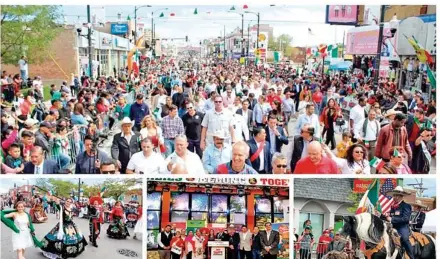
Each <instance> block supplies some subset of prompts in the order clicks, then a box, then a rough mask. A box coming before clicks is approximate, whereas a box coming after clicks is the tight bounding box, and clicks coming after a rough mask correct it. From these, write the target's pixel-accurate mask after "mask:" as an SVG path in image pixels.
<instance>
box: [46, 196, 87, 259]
mask: <svg viewBox="0 0 440 259" xmlns="http://www.w3.org/2000/svg"><path fill="white" fill-rule="evenodd" d="M50 198H51V199H52V200H54V201H55V202H56V209H57V210H59V211H60V219H59V222H58V223H57V225H56V226H55V227H54V228H53V229H52V230H51V231H50V232H49V233H48V234H47V235H46V236H45V237H44V239H43V240H42V243H43V246H42V247H41V249H42V250H43V255H44V256H46V257H47V258H50V259H64V258H69V257H76V256H78V255H80V254H81V253H82V252H84V249H85V247H86V246H87V241H86V239H85V238H84V236H83V234H82V233H81V231H80V230H79V228H78V227H77V226H76V224H75V223H74V222H73V220H72V219H73V211H72V206H73V200H72V199H71V198H68V199H67V200H66V201H65V202H64V201H62V200H60V199H58V198H56V197H53V196H51V197H50Z"/></svg>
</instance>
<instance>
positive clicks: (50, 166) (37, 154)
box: [23, 146, 60, 174]
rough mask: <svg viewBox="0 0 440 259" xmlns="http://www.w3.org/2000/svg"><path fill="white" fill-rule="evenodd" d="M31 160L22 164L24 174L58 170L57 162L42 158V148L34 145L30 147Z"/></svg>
mask: <svg viewBox="0 0 440 259" xmlns="http://www.w3.org/2000/svg"><path fill="white" fill-rule="evenodd" d="M30 154H31V161H30V162H27V163H26V164H25V165H24V170H23V173H24V174H57V173H59V171H60V168H59V166H58V163H57V162H56V161H53V160H46V159H44V153H43V148H42V147H40V146H35V147H33V148H32V149H31V152H30Z"/></svg>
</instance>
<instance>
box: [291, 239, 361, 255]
mask: <svg viewBox="0 0 440 259" xmlns="http://www.w3.org/2000/svg"><path fill="white" fill-rule="evenodd" d="M293 244H294V245H293V247H294V253H293V258H294V259H321V258H325V255H326V254H327V253H329V252H331V251H329V243H314V244H313V245H312V246H310V242H293ZM333 251H334V250H333ZM341 252H343V253H345V254H346V255H347V258H349V259H353V258H354V255H355V253H354V251H353V250H351V249H350V247H349V243H348V242H347V244H346V246H345V248H344V250H343V251H341Z"/></svg>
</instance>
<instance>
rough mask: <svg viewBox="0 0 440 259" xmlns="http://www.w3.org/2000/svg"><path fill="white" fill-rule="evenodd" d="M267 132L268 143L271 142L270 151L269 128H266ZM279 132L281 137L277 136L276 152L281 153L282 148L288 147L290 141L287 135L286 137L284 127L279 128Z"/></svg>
mask: <svg viewBox="0 0 440 259" xmlns="http://www.w3.org/2000/svg"><path fill="white" fill-rule="evenodd" d="M265 130H266V141H267V142H269V150H270V145H271V143H270V133H269V127H267V126H266V128H265ZM277 130H278V132H279V133H280V136H278V137H276V136H275V151H276V152H281V147H282V146H283V145H288V144H289V140H288V139H287V137H286V135H284V130H283V128H282V127H280V126H277Z"/></svg>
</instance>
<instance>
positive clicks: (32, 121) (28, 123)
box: [24, 118, 38, 127]
mask: <svg viewBox="0 0 440 259" xmlns="http://www.w3.org/2000/svg"><path fill="white" fill-rule="evenodd" d="M37 123H38V120H35V119H32V118H29V119H27V120H26V121H25V122H24V125H26V126H27V127H33V126H35V124H37Z"/></svg>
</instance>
